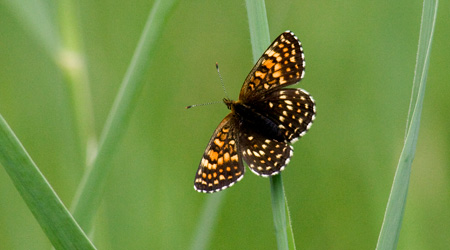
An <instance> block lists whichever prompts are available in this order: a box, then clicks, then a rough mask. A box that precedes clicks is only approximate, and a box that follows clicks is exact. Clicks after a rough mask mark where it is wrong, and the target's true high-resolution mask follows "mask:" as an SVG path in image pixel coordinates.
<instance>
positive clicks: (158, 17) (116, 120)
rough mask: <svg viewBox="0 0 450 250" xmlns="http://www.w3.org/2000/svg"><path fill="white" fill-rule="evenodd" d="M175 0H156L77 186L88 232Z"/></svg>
mask: <svg viewBox="0 0 450 250" xmlns="http://www.w3.org/2000/svg"><path fill="white" fill-rule="evenodd" d="M176 3H177V1H176V0H165V1H162V0H157V1H156V2H155V3H154V6H153V8H152V10H151V12H150V14H149V17H148V19H147V22H146V24H145V27H144V30H143V33H142V35H141V38H140V39H139V43H138V46H137V48H136V50H135V52H134V55H133V58H132V60H131V63H130V66H129V67H128V69H127V72H126V74H125V77H124V79H123V81H122V84H121V88H120V90H119V93H118V94H117V97H116V99H115V100H114V104H113V107H112V108H111V111H110V113H109V115H108V119H107V121H106V124H105V127H104V129H103V131H102V134H101V137H100V143H99V148H98V153H97V155H96V156H95V158H94V159H93V160H92V162H90V163H89V165H88V171H87V172H86V174H85V175H84V176H83V178H82V181H81V183H80V186H79V188H78V190H77V194H76V196H75V199H74V202H73V215H74V217H75V218H76V219H77V221H78V223H79V224H80V226H81V227H82V228H83V229H85V231H86V232H88V233H89V232H90V231H91V230H92V221H93V218H94V216H95V214H96V212H97V210H98V208H99V206H100V202H101V196H102V193H103V190H104V186H105V181H106V177H107V176H108V174H109V173H110V172H111V169H110V168H109V166H110V162H111V158H112V157H113V153H114V151H115V149H116V148H117V146H118V144H119V142H120V140H121V138H122V135H123V134H124V132H125V130H126V128H127V125H128V123H129V120H130V116H131V113H132V111H133V109H134V108H135V106H136V102H137V98H138V95H139V93H140V92H141V89H142V87H143V84H144V83H143V82H142V78H143V76H144V73H145V72H146V71H147V69H148V68H149V67H150V64H151V62H152V59H153V56H152V55H153V54H154V51H155V49H156V48H157V41H158V38H159V37H160V36H161V33H162V31H163V27H164V25H165V24H166V21H167V18H168V16H169V14H170V12H171V10H172V9H173V8H174V6H175V4H176Z"/></svg>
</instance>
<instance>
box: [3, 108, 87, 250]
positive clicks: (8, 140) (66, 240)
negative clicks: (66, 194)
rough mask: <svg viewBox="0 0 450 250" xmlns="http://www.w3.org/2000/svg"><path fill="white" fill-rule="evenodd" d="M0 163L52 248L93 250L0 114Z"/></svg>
mask: <svg viewBox="0 0 450 250" xmlns="http://www.w3.org/2000/svg"><path fill="white" fill-rule="evenodd" d="M0 145H1V147H0V164H1V165H3V167H4V168H5V170H6V172H7V173H8V175H9V177H10V178H11V180H12V182H13V183H14V186H15V187H16V189H17V191H19V193H20V195H21V196H22V198H23V200H24V201H25V203H26V204H27V206H28V208H29V209H30V211H31V212H32V213H33V215H34V217H35V218H36V220H37V221H38V223H39V225H40V226H41V228H42V230H43V231H44V233H45V234H46V235H47V237H48V239H49V240H50V242H51V243H52V244H53V246H54V247H55V248H56V249H95V247H94V245H93V244H92V243H91V241H90V240H89V238H88V237H87V236H86V234H85V233H84V232H83V230H82V229H81V228H80V226H79V225H78V224H77V222H76V221H75V220H74V218H73V217H72V215H71V214H70V213H69V211H68V210H67V209H66V207H65V206H64V204H63V203H62V202H61V200H60V199H59V197H58V195H57V194H56V193H55V191H54V190H53V188H52V187H51V186H50V184H49V183H48V182H47V180H46V179H45V177H44V176H43V175H42V173H41V172H40V171H39V169H38V167H37V166H36V164H35V163H34V162H33V160H32V159H31V157H30V156H29V155H28V153H27V152H26V150H25V148H24V147H23V146H22V144H21V143H20V141H19V140H18V138H17V137H16V135H15V134H14V132H13V131H12V130H11V128H10V127H9V126H8V124H7V123H6V121H5V120H4V119H3V117H2V116H1V115H0Z"/></svg>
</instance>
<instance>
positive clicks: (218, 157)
mask: <svg viewBox="0 0 450 250" xmlns="http://www.w3.org/2000/svg"><path fill="white" fill-rule="evenodd" d="M236 122H237V121H236V119H235V117H234V115H233V114H232V113H230V114H229V115H227V116H226V117H225V118H224V119H223V120H222V122H221V123H220V124H219V126H218V127H217V129H216V131H214V134H213V136H212V137H211V140H210V141H209V143H208V147H207V148H206V150H205V152H204V153H203V158H202V160H201V162H200V166H199V168H198V170H197V174H196V175H195V182H194V188H195V190H197V191H199V192H204V193H212V192H217V191H220V190H222V189H225V188H227V187H230V186H232V185H233V184H234V183H235V182H237V181H239V180H240V179H241V178H242V177H243V176H244V171H245V168H244V165H243V164H242V159H241V158H240V157H239V153H238V152H239V151H238V141H237V133H238V132H237V131H236V128H237V126H236V125H237V124H236Z"/></svg>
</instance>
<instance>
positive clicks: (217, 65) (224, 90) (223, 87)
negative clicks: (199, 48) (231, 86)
mask: <svg viewBox="0 0 450 250" xmlns="http://www.w3.org/2000/svg"><path fill="white" fill-rule="evenodd" d="M216 70H217V74H218V75H219V78H220V83H221V84H222V89H223V92H224V93H225V95H226V96H227V98H228V99H229V96H228V93H227V90H226V89H225V84H223V79H222V75H221V74H220V70H219V63H218V62H216Z"/></svg>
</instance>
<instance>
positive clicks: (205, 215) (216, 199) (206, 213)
mask: <svg viewBox="0 0 450 250" xmlns="http://www.w3.org/2000/svg"><path fill="white" fill-rule="evenodd" d="M225 194H226V192H219V193H214V194H210V195H208V197H206V202H205V204H204V205H203V209H202V212H201V213H200V214H201V218H200V221H199V223H198V225H197V229H196V230H195V235H194V238H193V240H192V243H191V248H190V249H191V250H203V249H208V246H209V243H210V242H211V235H212V233H213V232H214V228H215V226H216V222H217V215H218V213H219V210H220V207H221V204H222V202H223V200H224V199H225Z"/></svg>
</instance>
